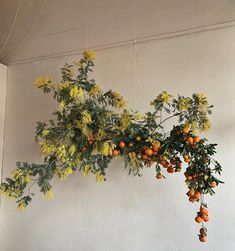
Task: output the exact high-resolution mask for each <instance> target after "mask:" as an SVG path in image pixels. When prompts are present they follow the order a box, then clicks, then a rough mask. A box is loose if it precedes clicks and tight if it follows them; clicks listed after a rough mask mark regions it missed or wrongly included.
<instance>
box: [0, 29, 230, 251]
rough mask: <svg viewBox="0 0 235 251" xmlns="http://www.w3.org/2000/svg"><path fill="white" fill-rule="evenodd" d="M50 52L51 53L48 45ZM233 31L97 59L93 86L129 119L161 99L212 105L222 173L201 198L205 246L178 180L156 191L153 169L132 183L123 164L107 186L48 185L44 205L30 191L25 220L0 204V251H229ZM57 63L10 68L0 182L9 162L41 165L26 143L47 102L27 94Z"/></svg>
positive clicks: (87, 181)
mask: <svg viewBox="0 0 235 251" xmlns="http://www.w3.org/2000/svg"><path fill="white" fill-rule="evenodd" d="M55 46H57V45H55ZM234 51H235V28H227V29H221V30H217V31H210V32H205V33H201V34H198V35H194V36H193V37H192V36H184V37H178V38H174V39H167V40H159V41H155V42H149V43H145V44H140V45H138V46H137V48H136V54H137V57H136V60H137V61H136V80H137V81H136V82H135V81H134V75H135V69H134V65H135V64H134V61H135V50H134V47H132V46H131V47H125V48H116V49H112V50H111V49H110V50H105V51H101V52H98V55H97V60H96V69H95V77H96V78H97V82H98V83H100V85H102V86H103V88H113V89H116V90H118V91H120V92H121V93H123V94H124V96H125V97H126V98H127V99H128V100H129V105H130V106H131V107H133V108H134V109H138V110H141V111H147V110H148V109H149V108H150V106H149V102H150V100H151V99H153V98H154V97H155V96H156V95H157V94H158V93H159V92H160V91H162V90H167V91H169V92H171V93H173V94H177V93H181V94H184V95H190V94H191V93H192V92H204V93H205V94H206V95H207V96H208V98H209V101H210V102H211V103H213V104H215V109H214V114H213V115H212V117H211V119H212V124H213V127H212V131H211V132H210V133H209V134H208V135H207V136H208V137H209V139H210V140H211V141H212V142H218V143H219V146H218V152H219V153H218V155H217V158H218V160H219V161H221V162H222V164H223V166H224V173H223V179H224V180H225V182H226V185H225V186H221V187H220V188H219V189H218V192H217V194H216V196H215V197H211V198H208V199H207V201H208V204H209V207H210V215H211V216H210V219H211V222H209V224H208V229H209V241H208V243H206V244H201V243H199V241H198V238H197V236H196V235H197V232H198V229H199V226H198V225H197V224H196V223H195V222H194V217H195V213H196V210H197V205H192V204H190V203H189V202H188V201H187V198H186V196H185V193H186V187H185V185H184V177H183V174H182V173H179V174H174V175H167V180H164V181H160V182H158V181H156V180H155V178H154V177H155V174H154V170H153V169H146V170H144V171H143V174H144V176H143V177H141V178H137V177H135V178H134V177H132V176H128V175H127V172H126V171H125V170H124V168H123V162H122V161H114V162H113V163H112V165H111V166H110V169H109V172H108V176H107V178H108V181H107V182H105V183H103V184H97V183H96V182H95V180H94V177H92V176H91V177H82V175H80V174H76V175H73V176H71V177H70V178H69V179H68V180H67V181H64V182H60V181H58V180H55V181H54V188H55V199H54V200H52V201H50V202H48V201H45V200H43V199H42V198H41V196H40V195H39V193H37V191H36V196H35V198H34V201H33V203H32V204H31V205H30V207H29V208H28V209H27V210H26V211H25V212H24V213H18V212H16V210H15V204H14V203H13V202H11V201H8V200H5V199H3V203H2V208H1V212H0V213H1V224H0V225H1V227H0V235H1V239H0V250H1V251H64V250H66V251H78V250H79V251H80V250H81V251H94V250H95V251H105V250H107V251H110V250H111V251H120V250H123V251H155V250H158V251H173V250H177V251H194V250H197V251H200V250H207V251H209V250H210V251H221V250H226V251H232V250H235V242H234V239H235V231H234V230H235V200H234V189H235V184H234V167H233V164H231V163H233V162H234V161H233V155H234V153H235V147H234V136H235V133H234V124H235V115H234V109H235V98H234V91H235V86H234V82H235V71H234V68H235V57H234ZM74 59H76V57H75V56H74V57H70V58H61V59H54V60H48V61H42V62H37V63H30V64H22V65H15V66H10V67H9V79H8V84H7V110H6V139H5V158H4V175H7V174H9V171H10V169H11V168H13V167H14V166H15V162H16V161H17V160H30V161H37V162H40V161H41V159H40V154H39V147H38V146H37V145H36V144H35V143H34V142H33V135H34V125H35V122H36V121H37V120H46V119H48V118H49V116H50V113H51V112H52V110H53V106H54V104H53V102H51V101H50V99H49V97H47V96H46V95H43V94H42V93H41V92H40V91H39V90H37V89H36V88H35V87H34V86H33V85H32V82H33V80H34V79H35V78H36V77H37V76H39V75H42V74H45V75H46V74H52V75H54V76H56V77H59V69H60V67H61V66H62V64H63V63H64V62H66V61H67V62H70V61H73V60H74Z"/></svg>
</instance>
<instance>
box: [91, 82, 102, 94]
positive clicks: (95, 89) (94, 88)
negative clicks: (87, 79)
mask: <svg viewBox="0 0 235 251" xmlns="http://www.w3.org/2000/svg"><path fill="white" fill-rule="evenodd" d="M100 93H101V88H100V86H99V85H97V84H95V85H94V86H92V87H91V90H90V93H89V94H90V96H92V97H93V96H97V95H98V94H100Z"/></svg>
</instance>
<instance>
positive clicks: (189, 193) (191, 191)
mask: <svg viewBox="0 0 235 251" xmlns="http://www.w3.org/2000/svg"><path fill="white" fill-rule="evenodd" d="M194 194H195V192H194V190H193V189H190V190H189V191H188V196H189V197H193V196H194Z"/></svg>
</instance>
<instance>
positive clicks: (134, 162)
mask: <svg viewBox="0 0 235 251" xmlns="http://www.w3.org/2000/svg"><path fill="white" fill-rule="evenodd" d="M128 155H129V157H130V161H131V165H132V167H133V168H134V169H138V168H139V166H140V160H139V159H138V158H137V156H136V153H135V152H130V153H129V154H128Z"/></svg>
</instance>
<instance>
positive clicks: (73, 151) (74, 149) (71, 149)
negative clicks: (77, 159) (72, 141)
mask: <svg viewBox="0 0 235 251" xmlns="http://www.w3.org/2000/svg"><path fill="white" fill-rule="evenodd" d="M75 152H76V146H75V145H71V146H70V148H69V153H70V155H71V156H73V155H74V153H75Z"/></svg>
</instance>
